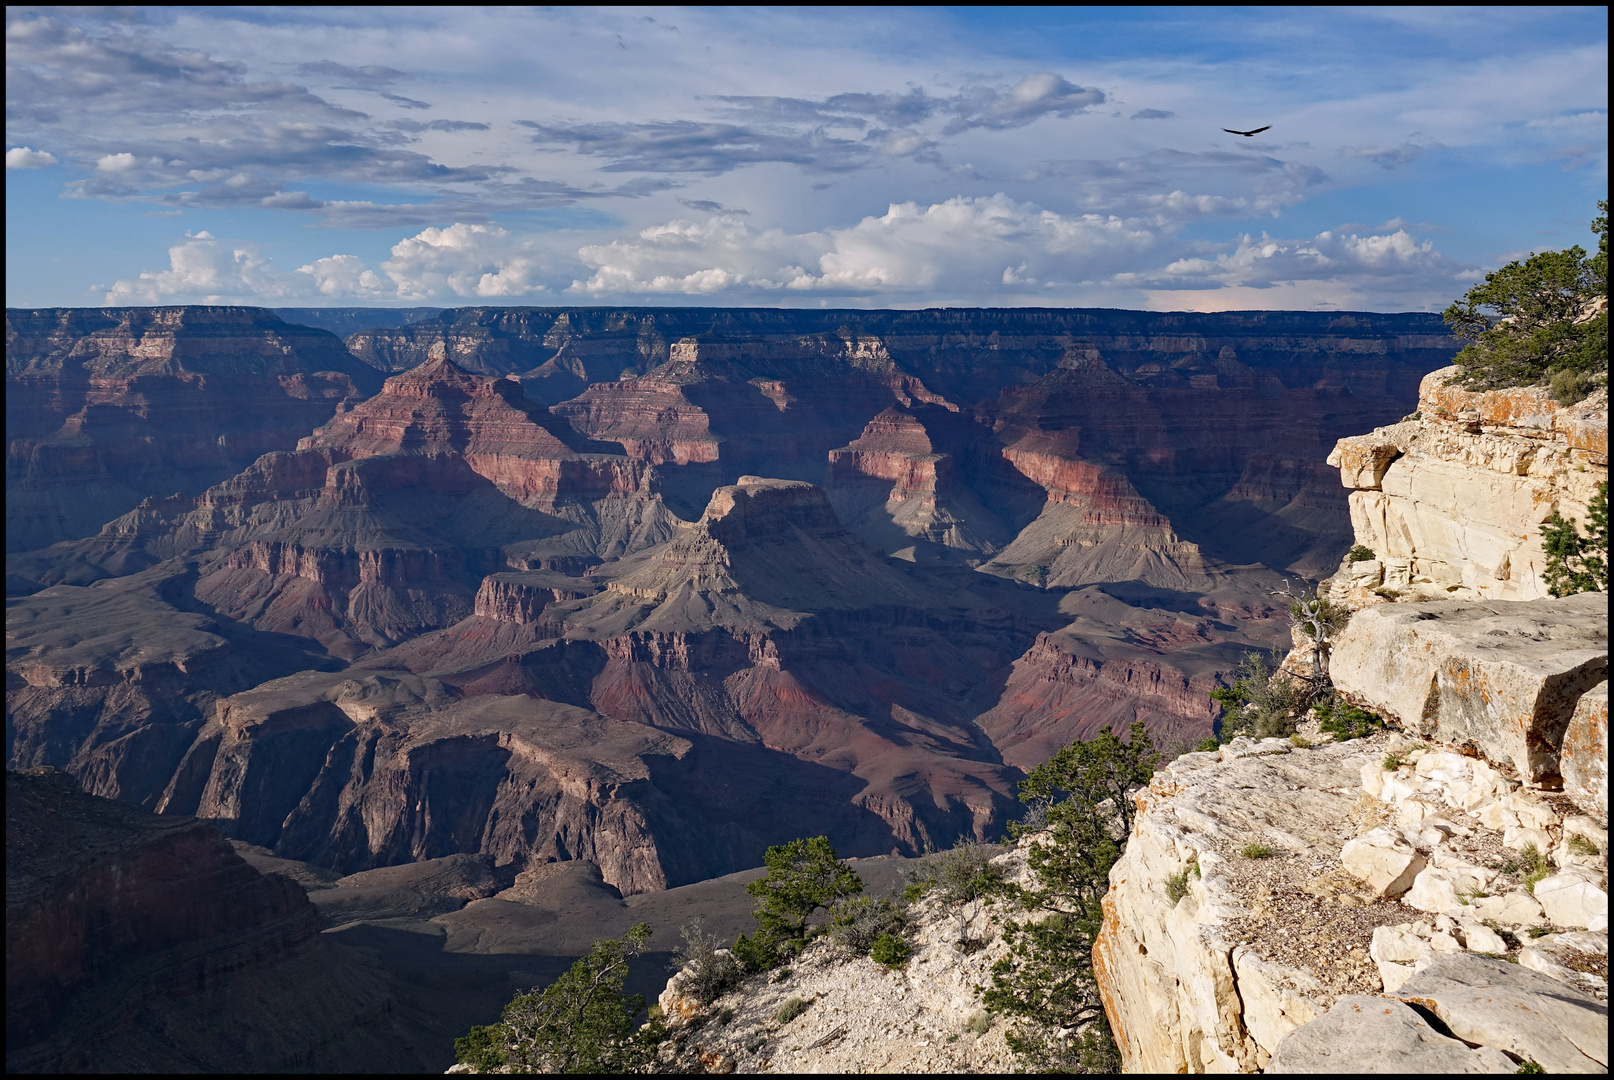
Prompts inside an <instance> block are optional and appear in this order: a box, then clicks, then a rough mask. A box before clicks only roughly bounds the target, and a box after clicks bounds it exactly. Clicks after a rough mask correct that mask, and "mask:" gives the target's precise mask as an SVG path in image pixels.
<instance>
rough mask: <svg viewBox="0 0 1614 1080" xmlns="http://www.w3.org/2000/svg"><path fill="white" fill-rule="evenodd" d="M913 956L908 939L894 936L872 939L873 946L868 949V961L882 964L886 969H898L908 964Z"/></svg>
mask: <svg viewBox="0 0 1614 1080" xmlns="http://www.w3.org/2000/svg"><path fill="white" fill-rule="evenodd" d="M912 955H913V946H912V945H910V944H908V939H907V938H903V937H898V936H897V935H896V934H881V935H880V936H879V937H877V938H875V939H874V945H873V947H872V948H870V949H869V959H870V960H873V961H874V962H875V963H876V964H884V965H885V966H886V967H888V968H893V969H895V968H899V967H901V966H902V965H904V964H906V963H907V962H908V957H910V956H912Z"/></svg>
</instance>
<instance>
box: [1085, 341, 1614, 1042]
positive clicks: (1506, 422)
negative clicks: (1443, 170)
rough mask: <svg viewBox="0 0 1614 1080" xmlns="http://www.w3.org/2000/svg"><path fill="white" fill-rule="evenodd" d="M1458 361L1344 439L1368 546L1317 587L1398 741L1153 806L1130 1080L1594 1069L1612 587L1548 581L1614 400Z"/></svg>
mask: <svg viewBox="0 0 1614 1080" xmlns="http://www.w3.org/2000/svg"><path fill="white" fill-rule="evenodd" d="M1453 371H1454V369H1446V370H1443V371H1437V372H1434V373H1432V374H1430V375H1429V376H1428V377H1427V378H1425V379H1424V380H1423V384H1422V390H1421V399H1420V408H1419V412H1418V414H1416V415H1414V416H1412V417H1409V418H1407V419H1405V420H1403V421H1402V422H1401V423H1398V424H1394V425H1390V426H1388V427H1382V428H1379V429H1377V430H1375V431H1373V432H1372V433H1371V434H1369V435H1363V436H1356V437H1350V438H1345V439H1342V440H1340V442H1339V444H1338V446H1337V447H1336V449H1335V450H1334V452H1333V454H1332V455H1331V456H1330V458H1329V459H1328V460H1329V463H1330V464H1332V465H1335V466H1337V467H1339V469H1340V472H1341V477H1342V480H1343V482H1344V486H1345V487H1347V488H1349V489H1352V494H1351V495H1350V505H1351V515H1352V522H1353V524H1354V526H1355V539H1356V541H1357V543H1358V544H1360V545H1362V546H1365V547H1368V548H1370V549H1371V551H1372V556H1373V557H1372V558H1369V559H1366V560H1358V561H1357V562H1354V563H1353V562H1350V561H1349V560H1348V559H1347V561H1346V562H1344V563H1343V564H1342V565H1341V566H1340V569H1339V572H1338V573H1337V574H1336V575H1335V576H1334V578H1333V579H1332V581H1331V582H1325V583H1324V589H1323V591H1324V592H1325V594H1326V595H1329V596H1331V597H1332V598H1333V600H1334V601H1335V602H1336V603H1338V604H1340V605H1341V606H1342V607H1344V608H1345V609H1346V610H1348V611H1350V612H1353V613H1354V614H1352V616H1351V618H1350V621H1349V623H1348V624H1347V625H1346V626H1345V628H1344V629H1343V630H1342V631H1340V632H1339V633H1338V634H1337V635H1336V636H1335V638H1334V640H1333V641H1331V642H1330V643H1329V656H1328V672H1329V675H1330V676H1331V678H1332V681H1333V684H1334V687H1335V689H1337V690H1338V691H1340V692H1341V693H1342V694H1343V695H1344V696H1345V697H1347V698H1348V699H1349V700H1351V701H1353V702H1355V703H1356V704H1358V705H1362V706H1365V707H1367V708H1369V709H1371V710H1373V711H1374V712H1376V713H1378V714H1380V715H1381V716H1382V717H1383V718H1384V719H1385V720H1386V721H1388V722H1389V723H1390V724H1391V725H1392V733H1391V734H1389V735H1387V736H1386V735H1380V736H1378V737H1376V738H1374V739H1369V740H1359V741H1354V742H1347V743H1343V744H1337V745H1328V746H1324V747H1321V748H1313V749H1299V748H1296V747H1294V746H1291V744H1290V743H1288V742H1287V741H1281V740H1276V739H1274V740H1268V741H1266V742H1264V743H1258V744H1257V743H1250V742H1249V741H1248V740H1235V741H1234V742H1233V743H1231V744H1229V745H1228V746H1226V747H1224V748H1222V750H1221V752H1220V754H1219V755H1216V756H1212V755H1209V754H1190V755H1186V756H1185V757H1182V758H1180V759H1178V760H1177V761H1176V762H1174V763H1172V764H1171V765H1170V766H1169V767H1168V768H1166V769H1165V770H1163V771H1162V772H1160V773H1157V774H1156V776H1155V778H1154V781H1153V782H1152V783H1151V785H1150V788H1149V790H1148V792H1147V793H1144V794H1140V795H1139V797H1138V806H1139V817H1138V821H1137V827H1136V830H1135V833H1134V836H1133V838H1132V840H1131V841H1130V843H1129V845H1128V847H1127V850H1126V853H1125V855H1124V856H1123V858H1122V860H1121V861H1120V862H1119V863H1117V864H1116V867H1115V869H1114V871H1113V872H1112V874H1111V882H1110V883H1111V887H1110V892H1109V894H1108V896H1107V897H1106V899H1105V905H1104V910H1105V922H1104V930H1103V934H1102V935H1101V937H1100V940H1099V944H1098V947H1097V948H1096V950H1095V953H1094V966H1095V971H1096V972H1097V973H1098V975H1099V979H1100V984H1101V986H1102V988H1103V991H1104V995H1105V1007H1106V1011H1107V1012H1108V1014H1109V1016H1110V1020H1111V1023H1112V1026H1113V1027H1114V1029H1115V1031H1116V1033H1117V1038H1118V1041H1120V1043H1121V1048H1122V1052H1123V1056H1124V1057H1125V1059H1126V1068H1127V1070H1128V1071H1132V1072H1157V1071H1179V1072H1180V1071H1245V1072H1249V1071H1258V1070H1266V1069H1270V1071H1275V1072H1295V1071H1300V1072H1304V1071H1352V1070H1356V1071H1375V1070H1378V1069H1382V1068H1391V1069H1394V1070H1396V1071H1402V1072H1412V1073H1417V1072H1448V1071H1502V1072H1506V1071H1512V1070H1513V1069H1514V1068H1516V1067H1517V1065H1518V1064H1519V1063H1520V1062H1535V1063H1537V1064H1540V1065H1542V1066H1544V1067H1545V1068H1546V1069H1547V1070H1548V1071H1564V1072H1603V1071H1606V1068H1607V1062H1608V1047H1607V1028H1606V1023H1605V1021H1604V1020H1603V1018H1602V1016H1603V1012H1604V1010H1605V1008H1606V1007H1605V1006H1601V1005H1600V1004H1599V1002H1606V1000H1607V995H1608V990H1607V955H1608V935H1607V928H1608V916H1607V911H1608V897H1607V843H1608V841H1607V835H1608V834H1607V814H1608V792H1607V760H1608V741H1607V724H1608V721H1607V713H1608V706H1607V693H1608V690H1607V686H1608V684H1607V671H1608V610H1607V603H1608V598H1607V595H1606V594H1602V593H1587V594H1581V595H1577V596H1571V597H1566V598H1561V599H1553V598H1549V597H1547V595H1546V588H1545V583H1544V581H1543V575H1542V563H1543V556H1542V550H1541V543H1540V535H1539V526H1540V524H1541V523H1542V522H1543V521H1545V520H1546V519H1547V518H1548V517H1549V516H1550V515H1551V514H1552V513H1554V512H1558V513H1562V514H1564V515H1565V516H1566V517H1577V518H1580V519H1582V520H1584V518H1585V506H1586V503H1587V501H1588V500H1589V499H1590V498H1591V497H1592V495H1593V493H1594V492H1595V491H1596V489H1597V485H1598V484H1599V483H1601V482H1603V481H1605V480H1606V478H1607V412H1606V398H1605V397H1604V396H1603V395H1602V394H1601V393H1599V394H1598V395H1597V396H1595V397H1593V398H1589V399H1587V400H1586V401H1583V402H1582V403H1580V404H1579V405H1576V406H1573V407H1569V408H1563V407H1560V406H1558V405H1556V404H1555V403H1554V402H1553V401H1552V400H1551V399H1550V398H1549V397H1548V396H1547V394H1546V393H1545V391H1543V390H1540V389H1538V388H1533V389H1532V388H1527V389H1518V390H1507V391H1493V392H1487V393H1484V394H1480V393H1468V392H1465V391H1461V390H1456V389H1453V388H1450V387H1447V386H1445V381H1446V379H1447V378H1448V377H1449V376H1450V375H1451V374H1452V373H1453ZM1303 644H1304V647H1303V648H1300V649H1297V650H1296V654H1295V657H1296V658H1298V656H1299V654H1300V653H1302V652H1304V653H1306V654H1307V656H1308V657H1309V643H1303ZM1304 662H1305V663H1309V659H1308V660H1306V661H1304ZM1394 729H1399V730H1394ZM1312 737H1313V738H1314V739H1315V738H1316V736H1315V734H1314V733H1313V735H1312ZM1414 740H1416V741H1414ZM1526 874H1529V876H1528V877H1526V876H1525V875H1526ZM1168 882H1169V883H1171V886H1172V889H1171V890H1168V888H1167V884H1168ZM1172 891H1175V892H1183V893H1185V895H1182V896H1181V898H1180V899H1177V898H1176V897H1175V896H1174V895H1172ZM1297 926H1298V927H1302V928H1304V930H1303V932H1302V933H1300V934H1297V933H1296V932H1295V927H1297ZM1499 958H1505V959H1507V960H1511V961H1514V963H1513V964H1512V965H1509V964H1506V963H1499V962H1498V959H1499ZM1521 969H1523V970H1521ZM1409 1006H1410V1008H1409ZM1430 1017H1432V1018H1433V1019H1427V1018H1430ZM1521 1017H1523V1018H1527V1019H1520V1018H1521ZM1162 1019H1164V1022H1162ZM1436 1021H1438V1023H1436Z"/></svg>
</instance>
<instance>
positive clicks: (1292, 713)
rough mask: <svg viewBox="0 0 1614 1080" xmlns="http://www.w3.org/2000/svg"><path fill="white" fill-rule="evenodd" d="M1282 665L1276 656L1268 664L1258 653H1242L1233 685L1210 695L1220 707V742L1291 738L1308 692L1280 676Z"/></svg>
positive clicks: (1305, 686) (1279, 656)
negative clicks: (1287, 736) (1279, 668)
mask: <svg viewBox="0 0 1614 1080" xmlns="http://www.w3.org/2000/svg"><path fill="white" fill-rule="evenodd" d="M1282 662H1283V656H1282V654H1281V653H1277V652H1274V653H1273V654H1272V657H1271V662H1270V664H1269V662H1268V659H1267V658H1266V657H1263V656H1262V655H1261V654H1260V653H1254V652H1252V653H1245V654H1244V657H1243V658H1242V659H1241V660H1240V661H1239V665H1238V668H1237V669H1236V670H1235V672H1234V679H1233V685H1232V686H1228V687H1219V688H1218V689H1215V690H1212V691H1211V692H1210V696H1211V700H1212V701H1215V702H1217V703H1219V704H1220V705H1221V706H1222V718H1221V725H1222V729H1221V735H1220V741H1221V742H1227V741H1229V740H1231V739H1233V738H1235V737H1237V736H1239V735H1251V736H1254V737H1255V738H1257V739H1269V738H1273V737H1275V736H1285V735H1293V734H1294V731H1295V723H1296V721H1297V719H1298V717H1299V714H1300V710H1301V708H1302V707H1303V706H1304V704H1305V703H1306V701H1307V699H1308V698H1309V697H1310V694H1311V688H1310V687H1309V686H1307V685H1305V684H1303V683H1301V682H1300V681H1299V680H1298V679H1292V678H1290V677H1289V676H1287V675H1281V674H1279V673H1278V665H1279V664H1281V663H1282Z"/></svg>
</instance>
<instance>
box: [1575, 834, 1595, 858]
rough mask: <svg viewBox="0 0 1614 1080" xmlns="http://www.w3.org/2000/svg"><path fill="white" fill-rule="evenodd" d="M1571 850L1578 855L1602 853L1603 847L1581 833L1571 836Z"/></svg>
mask: <svg viewBox="0 0 1614 1080" xmlns="http://www.w3.org/2000/svg"><path fill="white" fill-rule="evenodd" d="M1569 850H1570V851H1571V852H1573V853H1574V854H1576V855H1601V854H1602V853H1603V849H1602V848H1600V847H1598V846H1597V845H1596V844H1594V843H1592V842H1591V841H1590V840H1588V839H1586V838H1585V837H1584V836H1582V835H1580V833H1575V834H1574V835H1573V836H1571V837H1570V838H1569Z"/></svg>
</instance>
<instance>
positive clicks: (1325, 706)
mask: <svg viewBox="0 0 1614 1080" xmlns="http://www.w3.org/2000/svg"><path fill="white" fill-rule="evenodd" d="M1311 711H1312V715H1314V716H1316V717H1317V719H1318V720H1319V721H1321V723H1319V724H1318V725H1317V726H1318V729H1319V730H1320V731H1322V733H1323V734H1325V735H1332V736H1333V737H1334V741H1335V742H1347V741H1349V740H1351V739H1361V738H1365V737H1367V736H1369V735H1372V734H1373V733H1374V732H1377V731H1382V730H1383V729H1384V719H1383V717H1381V716H1379V714H1378V713H1371V712H1368V711H1367V710H1366V709H1359V708H1357V707H1356V706H1355V705H1352V704H1351V703H1350V702H1348V701H1346V700H1345V699H1344V698H1342V697H1340V696H1339V695H1338V694H1334V695H1333V696H1332V697H1330V698H1329V699H1328V700H1327V701H1324V702H1323V703H1322V704H1321V705H1314V706H1312V709H1311Z"/></svg>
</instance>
